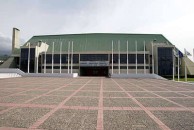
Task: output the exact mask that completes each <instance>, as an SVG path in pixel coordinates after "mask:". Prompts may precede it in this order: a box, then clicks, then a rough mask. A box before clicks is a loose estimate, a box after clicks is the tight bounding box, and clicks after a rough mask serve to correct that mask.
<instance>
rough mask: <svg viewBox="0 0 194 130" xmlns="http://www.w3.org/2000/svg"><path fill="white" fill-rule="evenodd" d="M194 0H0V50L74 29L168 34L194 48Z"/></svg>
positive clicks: (178, 44)
mask: <svg viewBox="0 0 194 130" xmlns="http://www.w3.org/2000/svg"><path fill="white" fill-rule="evenodd" d="M193 7H194V0H46V1H45V0H1V1H0V51H1V52H3V51H7V50H10V49H11V37H12V28H13V27H16V28H18V29H20V38H21V45H22V44H24V43H25V42H26V41H27V40H29V39H30V38H31V37H32V36H34V35H45V34H50V35H54V34H74V33H140V34H142V33H145V34H163V35H164V36H165V37H166V38H167V39H168V40H169V41H170V42H171V43H172V44H174V45H175V46H176V47H177V48H178V49H180V50H181V51H183V50H184V48H186V49H187V50H188V51H189V52H190V53H193V48H194V8H193Z"/></svg>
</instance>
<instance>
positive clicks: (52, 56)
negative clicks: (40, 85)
mask: <svg viewBox="0 0 194 130" xmlns="http://www.w3.org/2000/svg"><path fill="white" fill-rule="evenodd" d="M54 49H55V44H54V42H53V48H52V74H53V63H54Z"/></svg>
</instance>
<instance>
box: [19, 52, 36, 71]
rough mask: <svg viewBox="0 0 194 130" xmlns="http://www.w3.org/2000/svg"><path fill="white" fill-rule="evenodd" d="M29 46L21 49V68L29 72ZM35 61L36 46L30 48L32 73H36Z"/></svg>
mask: <svg viewBox="0 0 194 130" xmlns="http://www.w3.org/2000/svg"><path fill="white" fill-rule="evenodd" d="M28 51H29V49H28V48H22V49H21V56H20V69H21V70H22V71H24V72H28ZM34 63H35V48H30V65H29V68H30V73H34Z"/></svg>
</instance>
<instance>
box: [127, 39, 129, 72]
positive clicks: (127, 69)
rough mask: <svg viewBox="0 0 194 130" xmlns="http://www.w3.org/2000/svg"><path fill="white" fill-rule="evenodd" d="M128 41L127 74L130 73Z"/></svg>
mask: <svg viewBox="0 0 194 130" xmlns="http://www.w3.org/2000/svg"><path fill="white" fill-rule="evenodd" d="M128 44H129V43H128V41H127V74H128V73H129V63H128V61H129V56H128V53H129V50H128Z"/></svg>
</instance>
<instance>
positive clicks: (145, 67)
mask: <svg viewBox="0 0 194 130" xmlns="http://www.w3.org/2000/svg"><path fill="white" fill-rule="evenodd" d="M145 56H146V55H145V41H144V50H143V57H144V74H146V57H145Z"/></svg>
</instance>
